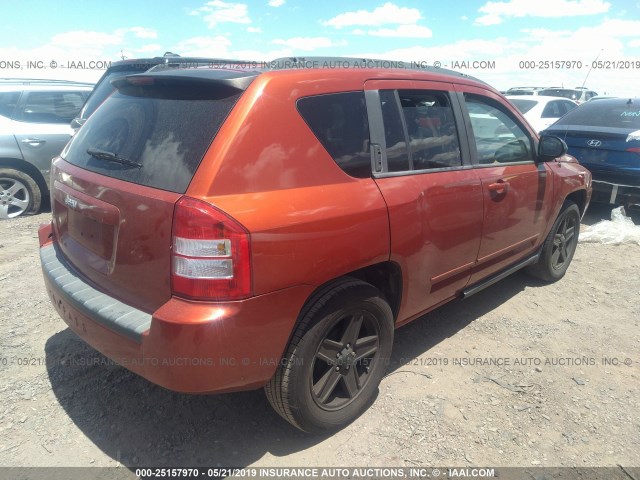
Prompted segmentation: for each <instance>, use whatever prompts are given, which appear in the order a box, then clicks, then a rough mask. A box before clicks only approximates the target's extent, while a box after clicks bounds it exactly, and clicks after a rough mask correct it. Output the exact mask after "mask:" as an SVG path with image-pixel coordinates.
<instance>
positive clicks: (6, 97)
mask: <svg viewBox="0 0 640 480" xmlns="http://www.w3.org/2000/svg"><path fill="white" fill-rule="evenodd" d="M19 98H20V92H0V115H2V116H3V117H7V118H11V115H12V114H13V110H14V109H15V108H16V104H17V103H18V99H19Z"/></svg>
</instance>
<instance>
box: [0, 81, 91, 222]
mask: <svg viewBox="0 0 640 480" xmlns="http://www.w3.org/2000/svg"><path fill="white" fill-rule="evenodd" d="M92 88H93V86H92V85H91V84H88V83H78V82H68V81H56V80H31V79H0V219H6V218H13V217H17V216H20V215H23V214H32V213H37V212H38V211H39V210H40V207H41V204H42V201H43V198H44V197H46V196H47V195H48V191H49V170H50V169H51V159H52V158H53V157H55V156H57V155H58V154H59V153H60V152H61V151H62V149H63V148H64V146H65V145H66V144H67V142H68V141H69V139H70V138H71V134H72V129H71V127H70V125H69V124H70V122H71V120H73V119H74V118H75V117H76V115H77V114H78V112H79V111H80V108H81V107H82V105H83V104H84V102H85V100H86V99H87V97H88V96H89V93H91V90H92Z"/></svg>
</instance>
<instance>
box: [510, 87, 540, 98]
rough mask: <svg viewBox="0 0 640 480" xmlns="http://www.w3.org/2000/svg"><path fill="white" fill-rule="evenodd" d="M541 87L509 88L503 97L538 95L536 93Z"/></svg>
mask: <svg viewBox="0 0 640 480" xmlns="http://www.w3.org/2000/svg"><path fill="white" fill-rule="evenodd" d="M542 89H543V87H511V88H510V89H509V90H507V91H506V92H505V93H504V94H505V95H529V96H530V95H538V92H539V91H540V90H542Z"/></svg>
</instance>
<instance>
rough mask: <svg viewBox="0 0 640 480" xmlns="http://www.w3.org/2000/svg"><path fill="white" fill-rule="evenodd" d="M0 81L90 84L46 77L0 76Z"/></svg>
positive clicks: (25, 83)
mask: <svg viewBox="0 0 640 480" xmlns="http://www.w3.org/2000/svg"><path fill="white" fill-rule="evenodd" d="M0 82H2V83H21V84H23V85H30V84H45V83H48V84H67V85H89V86H92V85H93V83H91V82H77V81H74V80H50V79H46V78H8V77H2V78H0Z"/></svg>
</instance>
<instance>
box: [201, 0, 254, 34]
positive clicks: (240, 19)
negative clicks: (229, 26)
mask: <svg viewBox="0 0 640 480" xmlns="http://www.w3.org/2000/svg"><path fill="white" fill-rule="evenodd" d="M189 14H190V15H202V16H203V19H204V21H205V22H206V23H207V26H208V27H209V28H214V27H215V26H216V25H218V24H219V23H242V24H246V23H251V19H250V18H249V7H248V6H247V5H246V4H245V3H231V2H223V1H222V0H212V1H210V2H207V3H205V4H204V5H203V6H202V7H200V8H198V9H196V10H193V11H191V12H189Z"/></svg>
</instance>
